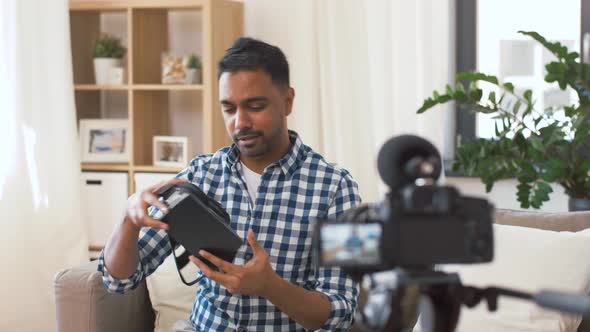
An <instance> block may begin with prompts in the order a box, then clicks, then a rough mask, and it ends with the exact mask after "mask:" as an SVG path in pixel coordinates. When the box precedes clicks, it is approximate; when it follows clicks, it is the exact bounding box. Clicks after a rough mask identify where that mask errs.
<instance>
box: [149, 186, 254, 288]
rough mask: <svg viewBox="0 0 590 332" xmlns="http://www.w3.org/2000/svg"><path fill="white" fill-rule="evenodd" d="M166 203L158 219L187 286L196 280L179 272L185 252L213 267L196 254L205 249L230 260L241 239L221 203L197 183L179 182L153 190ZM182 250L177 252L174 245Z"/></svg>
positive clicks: (185, 263)
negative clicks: (164, 213) (165, 228)
mask: <svg viewBox="0 0 590 332" xmlns="http://www.w3.org/2000/svg"><path fill="white" fill-rule="evenodd" d="M156 194H157V195H159V196H161V197H162V198H163V200H164V202H165V203H166V204H167V205H168V207H169V210H170V211H169V212H168V213H167V214H166V215H164V217H163V218H162V219H161V221H162V222H165V223H167V224H168V225H169V226H170V228H169V230H168V237H169V238H170V244H171V245H172V253H173V255H174V260H175V262H176V268H177V270H178V274H179V275H180V279H181V280H182V282H183V283H184V284H186V285H187V286H192V285H194V284H195V283H197V282H198V281H199V280H200V277H199V278H197V279H195V280H194V281H191V282H187V281H186V279H185V277H184V276H183V273H182V272H181V271H182V270H183V269H184V268H185V267H187V266H189V262H190V260H189V256H190V255H192V256H195V257H197V258H199V259H200V260H201V261H202V262H203V263H205V264H207V265H208V266H209V267H211V268H212V269H214V270H217V267H216V266H215V265H213V264H212V263H211V262H209V261H208V260H207V259H205V258H203V257H202V256H201V255H199V250H206V251H208V252H210V253H212V254H213V255H215V256H217V257H219V258H221V259H223V260H225V261H228V262H232V261H233V259H234V258H235V255H236V252H237V251H238V249H239V248H240V246H241V245H242V244H243V241H242V239H241V238H240V237H239V236H238V235H237V234H236V232H234V231H233V229H232V228H231V227H230V217H229V215H228V214H227V212H226V211H225V210H224V209H223V207H222V206H221V204H219V202H217V201H216V200H214V199H212V198H210V197H209V196H207V195H206V194H205V193H204V192H203V191H202V190H201V189H200V188H199V187H197V186H196V185H194V184H192V183H188V182H183V183H177V184H173V185H169V186H165V187H163V188H161V189H160V190H158V192H156ZM179 245H180V246H182V247H183V248H184V251H182V250H181V253H180V254H178V250H177V249H182V248H177V247H179Z"/></svg>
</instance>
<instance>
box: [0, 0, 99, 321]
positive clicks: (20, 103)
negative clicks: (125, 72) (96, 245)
mask: <svg viewBox="0 0 590 332" xmlns="http://www.w3.org/2000/svg"><path fill="white" fill-rule="evenodd" d="M78 156H79V152H78V145H77V135H76V117H75V112H74V96H73V85H72V68H71V55H70V40H69V17H68V4H67V0H52V1H47V0H0V212H1V217H0V227H1V229H2V236H1V237H2V239H1V240H0V253H1V262H2V268H1V269H0V294H1V296H0V313H1V315H0V331H55V329H56V325H55V305H54V299H53V282H52V281H53V276H54V275H55V273H56V272H57V271H58V270H60V269H63V268H66V267H72V266H76V265H79V264H81V263H82V262H83V261H87V260H88V250H87V248H88V240H87V236H86V230H85V227H84V226H83V223H82V220H81V219H80V213H79V212H80V211H79V177H80V167H79V159H78Z"/></svg>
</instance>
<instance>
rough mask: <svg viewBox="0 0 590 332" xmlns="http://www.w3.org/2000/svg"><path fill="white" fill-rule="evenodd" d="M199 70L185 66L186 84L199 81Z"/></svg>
mask: <svg viewBox="0 0 590 332" xmlns="http://www.w3.org/2000/svg"><path fill="white" fill-rule="evenodd" d="M198 75H199V70H198V69H196V68H187V69H186V81H185V83H186V84H197V83H199V81H198V80H199V77H198Z"/></svg>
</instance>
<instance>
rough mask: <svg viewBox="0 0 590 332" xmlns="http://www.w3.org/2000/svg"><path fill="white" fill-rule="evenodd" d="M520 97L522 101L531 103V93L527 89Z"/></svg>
mask: <svg viewBox="0 0 590 332" xmlns="http://www.w3.org/2000/svg"><path fill="white" fill-rule="evenodd" d="M522 96H523V97H524V99H526V100H527V101H528V102H532V100H533V91H532V90H530V89H528V90H526V91H525V92H524V93H523V94H522Z"/></svg>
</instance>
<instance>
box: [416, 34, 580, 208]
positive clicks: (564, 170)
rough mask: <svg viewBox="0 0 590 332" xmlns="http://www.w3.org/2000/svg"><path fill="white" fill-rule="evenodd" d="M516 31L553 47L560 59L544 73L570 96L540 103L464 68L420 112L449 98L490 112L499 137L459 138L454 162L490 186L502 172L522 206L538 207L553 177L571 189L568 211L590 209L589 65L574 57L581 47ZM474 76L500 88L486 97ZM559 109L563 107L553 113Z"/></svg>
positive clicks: (464, 108)
mask: <svg viewBox="0 0 590 332" xmlns="http://www.w3.org/2000/svg"><path fill="white" fill-rule="evenodd" d="M519 33H521V34H523V35H527V36H530V37H532V38H533V39H534V40H536V41H537V42H539V43H541V44H542V45H543V46H544V47H545V48H547V49H548V50H549V51H550V52H551V53H553V54H554V55H555V57H556V58H557V60H556V61H553V62H551V63H549V64H547V65H546V66H545V68H546V70H547V72H546V76H545V81H546V82H549V83H551V82H556V83H557V84H558V85H559V88H560V89H561V90H565V89H567V88H569V89H572V90H573V91H574V92H575V93H576V95H577V98H578V100H577V101H576V102H575V103H573V104H569V105H561V106H557V107H555V106H554V107H551V108H548V109H544V110H538V109H536V108H535V99H534V98H533V94H532V91H531V90H525V91H524V92H523V93H519V92H518V90H517V89H515V87H514V85H513V84H511V83H509V82H500V81H499V80H498V78H497V77H495V76H491V75H486V74H483V73H479V72H462V73H459V74H457V76H456V78H457V81H458V82H457V84H456V86H455V87H452V86H450V85H447V87H446V90H445V91H444V92H437V91H435V92H434V95H433V96H432V97H429V98H428V99H426V100H425V101H424V103H423V105H422V106H421V107H420V108H419V109H418V113H422V112H425V111H426V110H428V109H431V108H432V107H434V106H436V105H438V104H444V103H447V102H451V101H454V102H456V103H457V106H458V109H459V111H471V112H475V113H484V114H491V115H493V118H494V119H495V134H496V137H495V138H493V139H483V138H480V139H476V140H472V141H467V142H460V144H459V145H458V147H457V157H456V158H457V159H456V160H455V163H454V165H453V169H454V170H462V171H464V172H465V173H466V174H467V175H472V176H476V177H480V178H481V180H482V182H483V183H484V184H485V186H486V191H487V192H489V191H491V190H492V187H493V185H494V183H495V182H496V181H498V180H500V179H506V178H516V180H517V181H518V185H517V194H516V195H517V200H518V201H519V202H520V206H521V207H523V208H529V207H533V208H537V209H538V208H540V207H541V206H542V205H543V202H546V201H548V200H549V194H550V193H551V192H552V188H551V186H550V184H551V183H557V184H560V185H561V186H562V187H563V188H564V190H565V193H566V194H567V195H568V196H569V209H570V211H572V210H580V209H584V207H586V209H590V65H589V64H587V63H582V62H580V61H578V58H579V54H578V53H576V52H569V51H568V49H567V48H566V47H565V46H563V45H561V44H560V43H558V42H549V41H547V40H546V39H545V38H544V37H543V36H541V35H539V34H538V33H536V32H525V31H519ZM478 82H487V83H489V84H491V85H492V86H493V87H494V88H495V90H497V91H490V92H489V93H487V96H485V97H484V92H483V90H482V89H481V88H480V87H479V86H478ZM558 112H559V113H563V115H561V116H556V114H557V113H558Z"/></svg>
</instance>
